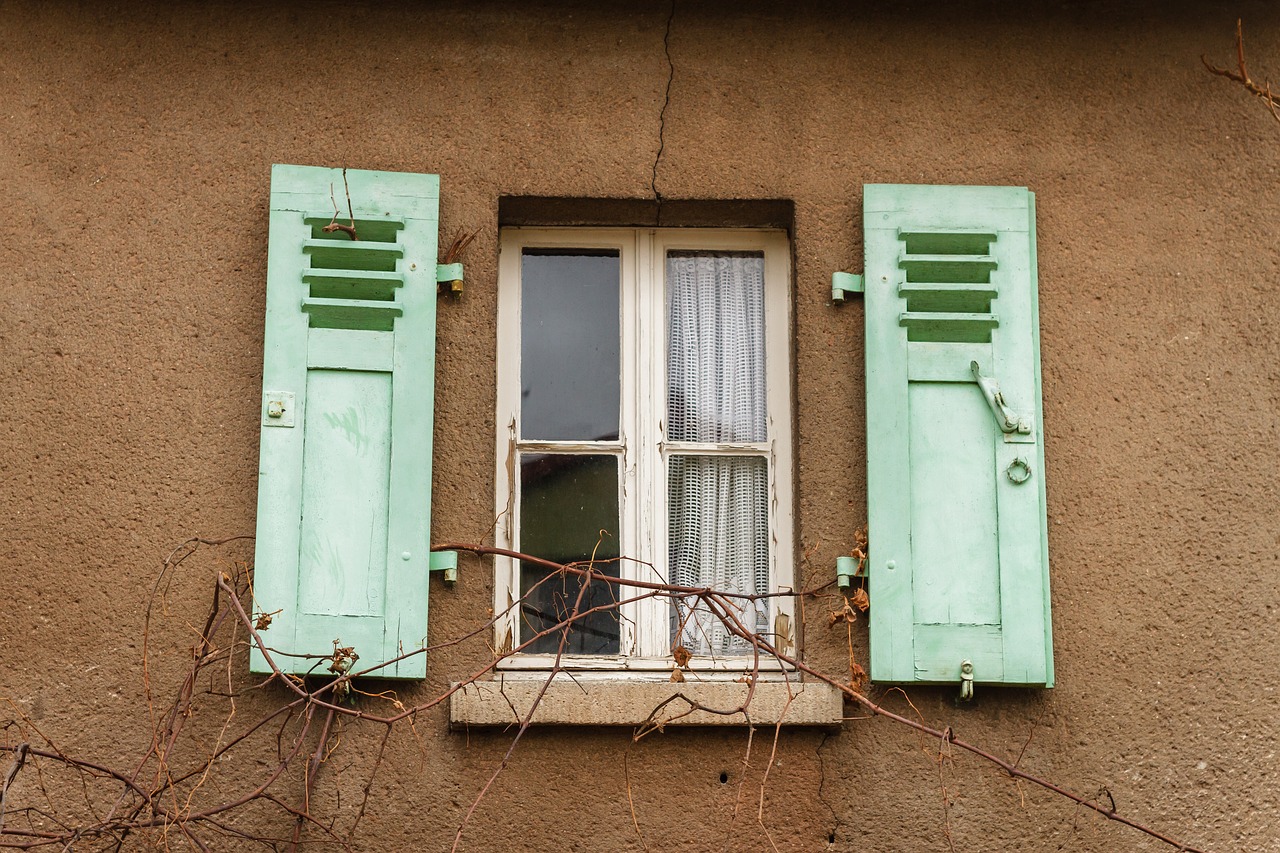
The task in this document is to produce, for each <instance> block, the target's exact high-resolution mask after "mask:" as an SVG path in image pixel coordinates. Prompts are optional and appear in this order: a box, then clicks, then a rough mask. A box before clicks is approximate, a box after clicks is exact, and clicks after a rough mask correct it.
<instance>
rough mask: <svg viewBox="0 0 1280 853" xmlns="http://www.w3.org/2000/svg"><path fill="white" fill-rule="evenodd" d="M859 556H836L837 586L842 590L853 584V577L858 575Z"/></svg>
mask: <svg viewBox="0 0 1280 853" xmlns="http://www.w3.org/2000/svg"><path fill="white" fill-rule="evenodd" d="M858 562H859V561H858V558H857V557H836V586H838V587H840V589H842V590H847V589H850V588H851V587H852V586H853V579H854V578H855V577H857V576H858Z"/></svg>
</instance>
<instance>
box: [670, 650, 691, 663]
mask: <svg viewBox="0 0 1280 853" xmlns="http://www.w3.org/2000/svg"><path fill="white" fill-rule="evenodd" d="M671 656H672V657H673V658H675V660H676V666H679V667H685V666H688V665H689V659H690V658H692V657H693V654H692V653H691V652H690V651H689V650H688V649H686V648H685V647H684V646H676V647H675V648H674V649H672V650H671Z"/></svg>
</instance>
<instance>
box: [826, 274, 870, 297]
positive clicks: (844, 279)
mask: <svg viewBox="0 0 1280 853" xmlns="http://www.w3.org/2000/svg"><path fill="white" fill-rule="evenodd" d="M864 292H866V288H865V287H864V286H863V281H862V276H861V275H858V274H857V273H851V272H833V273H832V274H831V301H833V302H844V299H845V297H846V296H851V295H853V294H855V293H864Z"/></svg>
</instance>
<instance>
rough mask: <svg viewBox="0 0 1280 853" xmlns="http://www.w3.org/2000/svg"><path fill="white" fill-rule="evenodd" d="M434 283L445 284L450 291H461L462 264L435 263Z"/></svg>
mask: <svg viewBox="0 0 1280 853" xmlns="http://www.w3.org/2000/svg"><path fill="white" fill-rule="evenodd" d="M436 284H439V285H446V284H447V285H448V286H449V292H450V293H461V292H462V264H436Z"/></svg>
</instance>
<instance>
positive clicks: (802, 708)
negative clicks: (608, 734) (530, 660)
mask: <svg viewBox="0 0 1280 853" xmlns="http://www.w3.org/2000/svg"><path fill="white" fill-rule="evenodd" d="M544 684H546V680H545V678H544V677H535V678H529V677H514V678H513V677H510V676H508V677H505V678H503V679H501V680H497V681H478V682H473V683H472V684H469V685H467V686H465V687H462V688H460V689H458V690H457V692H455V693H454V694H453V695H452V696H451V697H450V699H449V721H450V723H452V724H453V725H454V726H455V727H459V728H467V727H489V726H511V725H518V724H519V723H520V721H521V720H522V719H523V718H524V716H525V715H526V714H527V713H528V712H529V708H530V706H531V705H532V704H533V701H534V700H535V699H536V698H537V696H538V693H539V692H540V691H541V690H542V688H543V686H544ZM454 686H455V687H456V686H457V685H456V684H455V685H454ZM747 689H748V687H747V685H746V684H744V683H742V682H733V681H703V682H684V683H674V682H671V681H665V680H664V681H639V680H635V679H626V680H623V679H609V680H601V679H592V680H586V679H582V678H578V679H571V678H569V677H568V676H567V675H564V674H561V675H558V676H557V677H556V678H555V680H554V681H553V682H552V683H551V685H550V686H548V687H547V689H546V693H545V694H544V695H543V697H542V701H541V702H539V703H538V708H537V711H536V712H535V713H534V717H533V721H532V724H533V725H548V726H638V725H642V724H644V723H646V722H650V723H655V724H658V725H660V726H668V725H669V726H742V725H746V724H747V723H748V722H750V723H751V724H754V725H757V726H773V725H777V724H778V723H779V722H781V724H782V725H784V726H825V727H835V726H838V725H840V721H841V719H842V716H843V712H844V707H843V706H844V702H843V697H842V695H841V693H840V691H839V690H837V689H836V688H834V687H832V686H831V685H829V684H823V683H820V682H799V681H794V680H793V681H789V682H788V681H757V682H756V688H755V694H754V695H753V696H752V698H751V705H750V708H749V712H750V720H748V719H747V715H746V714H743V713H742V712H737V713H733V714H717V713H713V712H711V711H704V710H694V711H691V710H690V709H691V703H690V701H689V700H693V701H694V702H697V703H698V704H699V705H703V706H706V707H708V708H717V709H725V710H728V709H731V708H736V707H737V706H739V705H741V704H742V702H743V701H745V700H746V697H747ZM686 697H687V698H686Z"/></svg>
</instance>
